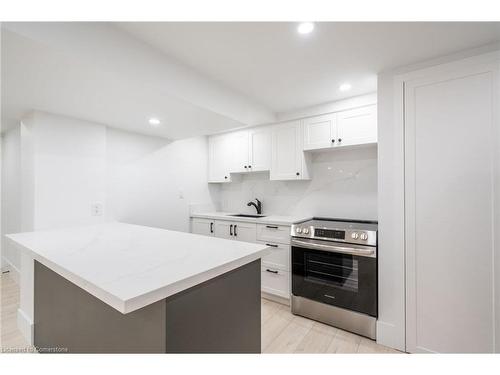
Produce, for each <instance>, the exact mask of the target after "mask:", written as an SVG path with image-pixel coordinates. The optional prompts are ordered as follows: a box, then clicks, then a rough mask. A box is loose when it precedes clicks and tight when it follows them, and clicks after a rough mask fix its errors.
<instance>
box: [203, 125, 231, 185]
mask: <svg viewBox="0 0 500 375" xmlns="http://www.w3.org/2000/svg"><path fill="white" fill-rule="evenodd" d="M231 158H232V150H231V140H230V138H229V137H228V136H227V135H226V134H222V135H216V136H212V137H209V139H208V182H230V181H231V175H230V173H229V171H230V163H231Z"/></svg>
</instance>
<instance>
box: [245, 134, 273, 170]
mask: <svg viewBox="0 0 500 375" xmlns="http://www.w3.org/2000/svg"><path fill="white" fill-rule="evenodd" d="M248 142H249V143H248V148H249V150H250V152H249V170H250V171H251V172H252V171H254V172H259V171H268V170H270V169H271V129H270V128H269V127H263V128H257V129H252V130H250V131H249V137H248Z"/></svg>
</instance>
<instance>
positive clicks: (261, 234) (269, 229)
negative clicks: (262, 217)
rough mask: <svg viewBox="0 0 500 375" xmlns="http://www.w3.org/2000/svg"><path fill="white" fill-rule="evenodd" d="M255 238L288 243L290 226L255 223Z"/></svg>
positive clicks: (262, 240)
mask: <svg viewBox="0 0 500 375" xmlns="http://www.w3.org/2000/svg"><path fill="white" fill-rule="evenodd" d="M257 240H259V241H261V242H273V243H274V242H278V243H285V244H289V243H290V227H289V226H287V225H274V224H257Z"/></svg>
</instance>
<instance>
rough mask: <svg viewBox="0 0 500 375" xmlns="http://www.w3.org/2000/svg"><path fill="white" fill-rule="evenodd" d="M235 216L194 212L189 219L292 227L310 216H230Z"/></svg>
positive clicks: (227, 213)
mask: <svg viewBox="0 0 500 375" xmlns="http://www.w3.org/2000/svg"><path fill="white" fill-rule="evenodd" d="M235 214H237V213H236V212H195V213H192V214H191V217H199V218H206V219H215V220H230V221H242V222H247V223H257V224H275V225H292V224H297V223H302V222H304V221H307V220H311V219H312V216H279V215H266V216H264V217H258V218H252V217H238V216H231V215H235Z"/></svg>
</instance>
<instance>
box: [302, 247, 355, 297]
mask: <svg viewBox="0 0 500 375" xmlns="http://www.w3.org/2000/svg"><path fill="white" fill-rule="evenodd" d="M304 268H305V280H306V281H309V282H313V283H318V284H321V285H328V286H334V287H336V288H340V289H343V290H348V291H352V292H357V291H358V261H357V260H356V259H353V257H352V256H351V255H344V254H332V253H328V254H326V255H323V254H320V253H316V252H315V253H312V252H311V253H310V252H305V253H304Z"/></svg>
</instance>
